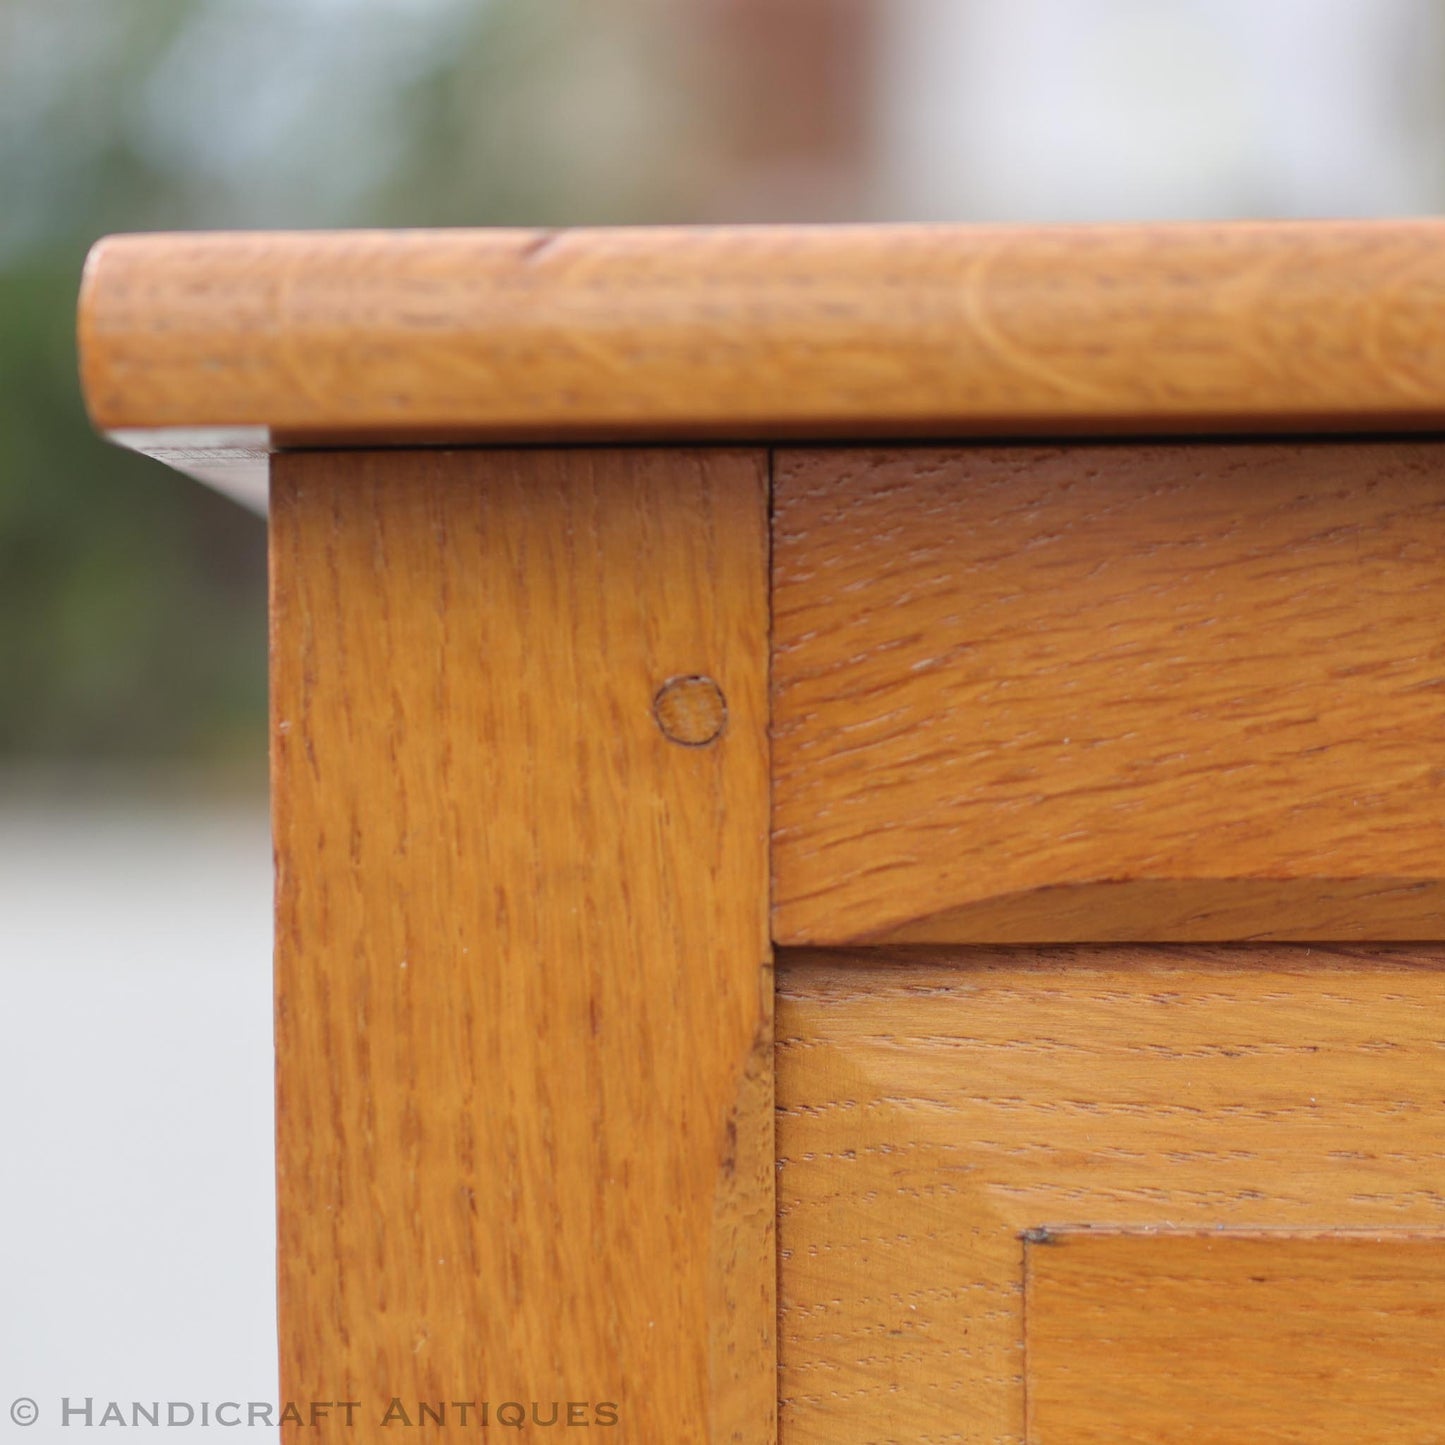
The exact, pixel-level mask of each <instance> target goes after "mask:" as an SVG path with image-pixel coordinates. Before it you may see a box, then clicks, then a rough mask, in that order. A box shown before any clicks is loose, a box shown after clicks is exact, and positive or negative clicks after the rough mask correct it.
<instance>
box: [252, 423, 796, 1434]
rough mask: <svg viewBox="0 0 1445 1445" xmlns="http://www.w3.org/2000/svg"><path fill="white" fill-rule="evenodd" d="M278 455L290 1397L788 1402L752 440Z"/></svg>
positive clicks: (731, 1424)
mask: <svg viewBox="0 0 1445 1445" xmlns="http://www.w3.org/2000/svg"><path fill="white" fill-rule="evenodd" d="M275 471H276V475H275V479H274V488H273V490H274V497H273V508H272V520H271V535H272V557H273V578H274V592H273V612H272V628H273V631H272V642H273V696H274V806H275V832H276V850H277V869H278V875H277V960H276V966H277V993H276V1019H277V1025H276V1032H277V1040H276V1042H277V1053H278V1089H277V1096H278V1126H277V1127H278V1159H279V1184H278V1189H279V1211H280V1225H279V1244H280V1297H281V1337H282V1394H283V1397H285V1398H289V1399H293V1400H302V1401H308V1400H345V1399H352V1400H357V1401H362V1402H366V1403H365V1411H370V1410H373V1409H375V1410H376V1411H377V1412H378V1414H379V1412H380V1411H381V1410H384V1409H385V1407H386V1403H387V1401H388V1399H389V1398H390V1397H393V1396H394V1397H397V1398H399V1399H402V1400H404V1401H408V1402H412V1405H413V1408H412V1414H413V1415H415V1414H416V1409H415V1402H418V1401H430V1402H434V1403H435V1402H452V1401H458V1400H460V1401H467V1400H473V1401H477V1402H481V1401H483V1400H490V1401H491V1402H492V1405H493V1407H494V1408H495V1407H496V1405H497V1403H498V1402H499V1401H506V1400H511V1401H521V1402H524V1403H528V1404H529V1405H530V1402H533V1401H537V1402H541V1411H540V1413H541V1415H542V1417H543V1424H542V1425H539V1426H537V1427H533V1426H531V1425H529V1426H527V1427H526V1428H524V1429H522V1430H514V1431H510V1432H509V1435H508V1438H516V1439H527V1440H530V1439H552V1438H554V1437H555V1436H556V1435H557V1434H558V1431H557V1430H556V1429H555V1428H546V1425H545V1421H546V1419H547V1414H548V1411H549V1409H550V1408H551V1402H554V1401H560V1402H562V1404H561V1408H562V1410H563V1412H564V1415H565V1412H566V1409H567V1403H568V1402H582V1403H584V1404H586V1405H587V1411H586V1417H587V1420H588V1422H589V1423H590V1424H592V1425H597V1424H605V1423H606V1421H605V1420H604V1419H602V1418H601V1414H600V1412H599V1408H598V1407H599V1405H600V1404H602V1403H603V1402H611V1403H613V1404H614V1405H615V1407H616V1415H617V1426H616V1428H615V1429H613V1430H611V1431H610V1433H609V1438H615V1439H617V1440H619V1441H629V1442H631V1441H637V1442H650V1441H658V1440H667V1441H679V1442H693V1441H697V1442H740V1445H743V1442H746V1445H763V1442H770V1441H771V1440H772V1432H773V1423H772V1422H773V1413H774V1407H775V1400H776V1375H775V1352H774V1346H773V1332H774V1319H775V1316H774V1297H773V1290H774V1286H773V1280H774V1246H773V1207H772V1200H773V1189H772V1165H773V1150H772V1133H771V1116H772V1111H771V1082H772V1074H771V1052H770V1027H771V997H772V994H771V971H770V968H769V966H768V959H769V956H770V955H769V945H768V939H767V933H766V887H767V868H766V797H767V778H768V767H767V746H766V707H767V699H766V685H765V676H766V673H765V668H766V660H767V659H766V628H767V605H766V604H767V598H766V547H767V536H766V505H765V466H764V462H763V458H762V457H761V456H760V455H759V454H758V453H756V452H746V451H733V452H727V451H723V452H716V451H713V452H683V451H661V450H648V451H638V452H588V451H577V450H573V451H565V452H550V451H533V452H514V453H507V452H491V453H446V452H435V453H425V452H420V453H418V452H412V453H395V452H394V453H355V454H348V455H338V456H327V455H292V456H283V457H280V458H278V459H277V460H276V462H275ZM688 674H705V675H707V676H709V677H711V678H714V679H716V680H717V683H718V685H719V687H720V688H721V689H722V691H723V692H724V693H725V695H726V699H727V707H728V716H729V725H728V728H727V730H726V733H725V735H723V736H721V737H719V738H718V739H717V740H716V741H715V742H713V743H712V744H711V745H709V746H705V747H680V746H678V745H677V744H675V743H672V742H669V741H668V740H667V738H666V737H664V736H663V734H662V732H661V730H660V729H659V727H658V726H657V723H656V721H655V720H654V718H653V714H652V700H653V697H654V694H655V693H656V691H657V689H658V687H659V685H660V684H661V683H662V682H663V681H665V680H666V679H667V678H669V677H672V676H677V675H688ZM365 1411H364V1413H365ZM358 1418H361V1417H358ZM367 1418H371V1417H370V1416H367ZM477 1425H478V1420H477V1416H476V1414H475V1413H473V1414H472V1416H471V1417H470V1419H469V1420H466V1421H463V1420H459V1419H458V1418H457V1412H456V1411H455V1409H453V1410H452V1413H451V1415H450V1416H449V1417H448V1422H447V1425H446V1427H445V1428H444V1429H440V1430H438V1431H437V1432H435V1433H431V1432H428V1436H427V1438H452V1437H453V1436H454V1437H455V1438H457V1439H474V1438H476V1431H477ZM328 1430H329V1431H330V1432H331V1435H330V1436H329V1437H328ZM318 1434H319V1435H320V1436H321V1437H327V1438H336V1439H338V1440H340V1439H347V1440H350V1439H354V1438H356V1437H355V1431H354V1430H353V1431H348V1430H346V1429H344V1428H343V1427H342V1425H341V1424H340V1423H339V1422H338V1421H335V1420H333V1421H332V1422H331V1423H330V1424H328V1425H327V1426H325V1427H323V1428H322V1429H321V1430H320V1431H319V1432H318V1431H317V1430H312V1429H309V1428H308V1429H305V1430H298V1431H296V1432H295V1433H294V1434H293V1435H292V1437H291V1438H294V1439H298V1440H299V1439H301V1438H303V1437H304V1438H308V1439H309V1438H314V1437H317V1436H318Z"/></svg>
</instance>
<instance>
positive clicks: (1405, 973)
mask: <svg viewBox="0 0 1445 1445" xmlns="http://www.w3.org/2000/svg"><path fill="white" fill-rule="evenodd" d="M1442 1018H1445V949H1441V948H1439V947H1433V948H1412V947H1409V946H1404V945H1395V946H1336V947H1331V948H1319V947H1306V946H1301V945H1257V946H1251V947H1238V946H1236V947H1218V946H1213V947H1210V946H1202V945H1196V946H1186V945H1177V946H1153V947H1147V946H1139V945H1134V946H1127V945H1126V946H1114V947H1094V948H1088V947H1077V948H1057V949H1007V948H1003V949H969V950H958V949H955V950H952V951H950V950H940V949H909V950H896V949H895V950H892V951H889V950H882V949H874V950H866V951H855V952H851V953H849V952H846V951H834V952H812V951H793V952H789V953H786V954H784V955H783V956H782V957H781V958H780V966H779V994H778V1012H777V1098H778V1110H779V1113H778V1135H777V1149H778V1163H779V1173H778V1219H779V1250H780V1267H779V1304H780V1332H779V1344H780V1357H781V1377H780V1378H781V1401H780V1432H781V1433H780V1438H781V1439H782V1441H783V1442H785V1445H814V1442H817V1445H823V1442H827V1445H864V1442H884V1441H898V1440H910V1441H944V1440H949V1441H955V1440H956V1441H967V1442H976V1445H983V1442H989V1445H999V1442H1020V1441H1024V1440H1028V1441H1030V1442H1032V1445H1054V1442H1066V1445H1074V1442H1080V1441H1084V1442H1087V1441H1094V1440H1098V1441H1106V1440H1107V1441H1117V1440H1133V1439H1138V1440H1146V1439H1147V1440H1150V1441H1152V1442H1158V1445H1172V1442H1176V1441H1177V1442H1181V1445H1182V1442H1186V1441H1187V1442H1191V1445H1195V1442H1199V1441H1215V1440H1218V1441H1220V1442H1224V1441H1239V1440H1251V1441H1286V1440H1288V1441H1295V1440H1298V1441H1307V1440H1308V1441H1318V1440H1351V1441H1379V1442H1385V1441H1390V1442H1407V1441H1408V1442H1412V1445H1414V1442H1420V1441H1424V1440H1435V1439H1440V1438H1442V1437H1445V1427H1442V1426H1441V1424H1440V1422H1441V1421H1442V1420H1445V1294H1442V1287H1445V1196H1442V1192H1441V1177H1442V1176H1441V1148H1442V1145H1441V1138H1442V1136H1441V1131H1440V1127H1439V1109H1440V1100H1441V1098H1442V1096H1445V1032H1442V1025H1441V1020H1442Z"/></svg>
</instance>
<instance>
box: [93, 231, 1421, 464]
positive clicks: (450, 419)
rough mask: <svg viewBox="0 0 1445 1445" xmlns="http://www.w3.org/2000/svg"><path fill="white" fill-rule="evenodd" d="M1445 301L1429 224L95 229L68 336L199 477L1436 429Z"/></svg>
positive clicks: (101, 406)
mask: <svg viewBox="0 0 1445 1445" xmlns="http://www.w3.org/2000/svg"><path fill="white" fill-rule="evenodd" d="M1442 319H1445V222H1442V221H1437V220H1408V221H1395V222H1383V221H1375V222H1327V223H1326V222H1267V223H1266V222H1236V223H1217V224H1172V225H1129V226H1097V227H1056V228H1049V227H1042V228H1040V227H1034V228H1008V227H956V226H844V227H735V228H699V229H687V228H657V229H647V228H639V229H626V228H623V229H612V230H577V231H561V232H547V231H520V230H491V231H485V230H482V231H475V230H474V231H468V230H450V231H394V232H382V231H357V232H331V233H328V232H294V233H264V232H255V233H213V234H206V233H197V234H171V235H165V234H159V235H133V236H118V237H112V238H109V239H107V240H103V241H101V242H99V243H98V244H97V246H96V247H95V249H94V250H93V252H92V254H91V256H90V260H89V262H88V264H87V267H86V273H85V279H84V283H83V287H82V293H81V303H80V318H79V331H80V352H81V371H82V379H83V384H84V391H85V396H86V400H87V404H88V406H89V408H90V412H91V415H92V418H93V419H94V421H95V424H96V425H97V426H98V427H99V428H101V429H102V430H104V431H108V432H111V433H118V434H122V435H124V434H128V433H140V434H144V435H142V436H141V437H140V438H139V440H138V442H137V443H136V444H139V445H141V446H142V448H143V449H145V450H152V451H156V450H160V449H163V448H166V447H169V448H170V449H171V450H172V453H173V455H172V457H171V459H172V460H173V461H175V462H176V464H178V465H181V466H182V467H183V468H185V469H192V470H201V469H203V468H204V465H205V463H206V460H207V458H208V457H214V456H221V457H222V459H223V460H224V454H225V450H226V448H227V447H228V446H229V447H230V448H231V449H232V451H233V452H235V453H236V454H240V455H244V454H245V453H246V451H247V449H248V448H259V449H261V450H262V451H263V452H264V450H265V449H266V448H269V447H275V446H291V445H300V446H308V445H320V446H330V445H367V444H393V443H407V442H493V441H495V442H506V441H521V442H529V441H551V440H564V441H587V440H594V441H606V440H641V441H652V440H656V441H665V440H684V439H693V440H729V439H736V440H768V439H783V438H794V439H800V438H801V439H812V440H829V439H835V438H836V439H844V438H850V437H886V436H898V437H904V436H915V437H916V436H928V437H948V436H976V435H990V436H1003V437H1006V436H1011V435H1019V436H1038V435H1049V434H1052V435H1081V434H1094V435H1109V434H1114V435H1121V434H1129V433H1140V434H1167V433H1181V432H1183V433H1189V432H1194V433H1205V432H1236V433H1248V432H1262V431H1274V432H1278V431H1295V432H1299V431H1310V430H1365V431H1380V430H1420V429H1432V428H1438V427H1440V426H1441V424H1442V422H1445V326H1442V325H1441V322H1442ZM157 433H159V434H161V435H156V434H157ZM132 440H133V441H134V440H135V438H132Z"/></svg>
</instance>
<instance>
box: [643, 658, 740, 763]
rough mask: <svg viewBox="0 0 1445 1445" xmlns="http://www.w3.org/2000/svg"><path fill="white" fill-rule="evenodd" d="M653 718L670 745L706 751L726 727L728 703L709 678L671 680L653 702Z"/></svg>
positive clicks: (694, 677) (673, 678)
mask: <svg viewBox="0 0 1445 1445" xmlns="http://www.w3.org/2000/svg"><path fill="white" fill-rule="evenodd" d="M652 715H653V716H654V717H655V718H656V719H657V725H658V727H660V728H661V729H662V734H663V736H664V737H665V738H668V739H669V740H670V741H672V742H675V743H680V744H681V745H682V746H683V747H685V748H701V747H706V746H707V744H708V743H710V742H714V741H715V740H716V739H717V738H719V737H720V736H721V735H722V730H723V728H724V727H725V726H726V725H727V720H728V705H727V699H726V698H725V697H724V696H723V692H722V688H720V687H719V686H718V685H717V683H715V682H714V681H713V680H712V678H710V677H699V676H691V677H670V678H668V680H667V681H666V682H665V683H663V685H662V686H661V687H660V688H658V690H657V696H656V697H654V698H653V699H652Z"/></svg>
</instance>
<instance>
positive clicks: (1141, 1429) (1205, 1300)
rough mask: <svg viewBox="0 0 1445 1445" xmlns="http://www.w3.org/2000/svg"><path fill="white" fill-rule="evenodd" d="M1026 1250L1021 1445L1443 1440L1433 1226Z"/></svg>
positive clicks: (1416, 1443) (1444, 1340)
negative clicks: (1402, 1231) (1383, 1232)
mask: <svg viewBox="0 0 1445 1445" xmlns="http://www.w3.org/2000/svg"><path fill="white" fill-rule="evenodd" d="M1024 1250H1025V1271H1024V1274H1025V1280H1026V1285H1025V1291H1024V1299H1025V1317H1026V1320H1027V1327H1026V1335H1027V1346H1026V1356H1027V1371H1028V1392H1027V1393H1028V1439H1029V1441H1030V1445H1096V1442H1097V1445H1104V1442H1108V1445H1118V1442H1120V1441H1127V1440H1140V1441H1146V1440H1147V1441H1150V1442H1157V1445H1175V1442H1178V1445H1183V1442H1186V1441H1187V1442H1188V1445H1238V1442H1240V1441H1242V1440H1248V1441H1251V1442H1260V1445H1284V1442H1291V1445H1295V1442H1297V1445H1306V1442H1309V1445H1315V1442H1318V1441H1322V1440H1349V1441H1352V1442H1357V1445H1425V1442H1435V1445H1438V1442H1440V1441H1445V1348H1442V1346H1445V1236H1440V1235H1426V1236H1412V1235H1408V1234H1407V1235H1401V1236H1396V1237H1393V1238H1391V1237H1388V1236H1375V1237H1370V1236H1361V1235H1348V1234H1346V1235H1335V1236H1332V1237H1322V1238H1308V1237H1305V1238H1298V1237H1291V1236H1288V1235H1285V1236H1281V1235H1270V1234H1254V1235H1239V1234H1233V1233H1219V1232H1211V1233H1210V1234H1207V1235H1198V1234H1195V1235H1188V1234H1161V1235H1139V1234H1127V1233H1092V1232H1089V1233H1084V1232H1076V1231H1070V1232H1065V1233H1060V1234H1056V1235H1054V1236H1052V1238H1051V1239H1050V1241H1049V1242H1048V1243H1047V1244H1044V1243H1033V1242H1028V1243H1026V1244H1025V1246H1024Z"/></svg>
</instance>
